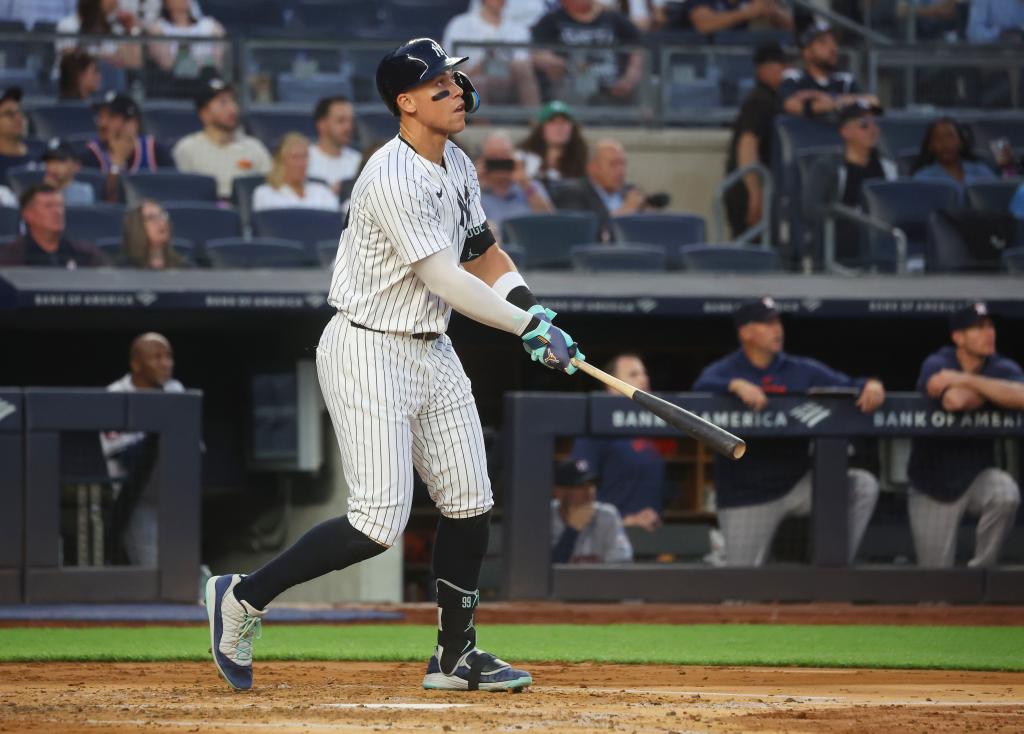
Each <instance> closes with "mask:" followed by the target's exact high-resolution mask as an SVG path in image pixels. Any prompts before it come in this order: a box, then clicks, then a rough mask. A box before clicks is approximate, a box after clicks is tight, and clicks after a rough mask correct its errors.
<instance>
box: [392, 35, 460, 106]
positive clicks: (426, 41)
mask: <svg viewBox="0 0 1024 734" xmlns="http://www.w3.org/2000/svg"><path fill="white" fill-rule="evenodd" d="M468 58H469V57H468V56H449V55H448V54H447V53H446V52H445V50H444V49H443V48H441V44H439V43H438V42H437V41H435V40H433V39H431V38H414V39H412V40H411V41H407V42H406V43H404V44H402V45H401V46H399V47H398V48H396V49H395V50H394V51H392V52H391V53H389V54H388V55H387V56H385V57H384V58H383V59H381V60H380V64H378V65H377V93H378V94H380V97H381V99H383V100H384V104H386V105H387V106H388V109H389V110H391V114H393V115H395V116H396V117H397V116H398V104H397V103H396V101H395V98H396V97H398V95H399V94H401V93H402V92H407V91H409V90H410V89H412V88H413V87H415V86H416V85H418V84H422V83H423V82H425V81H429V80H430V79H433V78H434V77H436V76H439V75H441V74H444V73H445V72H448V71H450V70H452V69H454V68H455V67H456V66H458V65H459V64H461V63H462V62H463V61H466V60H467V59H468ZM454 78H455V83H456V84H458V85H459V87H460V88H461V89H462V96H463V99H464V100H465V104H466V112H476V110H477V109H478V108H479V107H480V96H479V95H478V94H477V93H476V89H475V88H474V87H473V83H472V82H471V81H470V80H469V77H468V76H466V75H465V74H463V73H462V72H461V71H457V72H455V74H454Z"/></svg>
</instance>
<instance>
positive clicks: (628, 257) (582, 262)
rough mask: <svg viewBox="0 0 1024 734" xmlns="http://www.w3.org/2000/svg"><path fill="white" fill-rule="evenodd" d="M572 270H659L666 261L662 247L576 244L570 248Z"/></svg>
mask: <svg viewBox="0 0 1024 734" xmlns="http://www.w3.org/2000/svg"><path fill="white" fill-rule="evenodd" d="M570 256H571V257H572V266H573V269H574V270H582V271H586V272H594V271H608V270H613V271H622V270H635V271H661V270H664V269H665V266H666V263H667V262H668V254H667V253H666V251H665V248H664V247H659V246H658V245H639V244H627V243H615V244H601V243H595V244H592V245H576V246H575V247H573V248H572V250H570Z"/></svg>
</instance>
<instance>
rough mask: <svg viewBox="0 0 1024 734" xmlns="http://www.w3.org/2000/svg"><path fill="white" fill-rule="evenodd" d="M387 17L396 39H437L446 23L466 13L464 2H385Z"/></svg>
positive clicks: (432, 0)
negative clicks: (396, 33) (395, 32)
mask: <svg viewBox="0 0 1024 734" xmlns="http://www.w3.org/2000/svg"><path fill="white" fill-rule="evenodd" d="M383 5H384V7H385V8H387V16H388V19H389V20H390V22H391V25H392V26H393V27H394V28H395V30H397V31H398V36H397V37H398V38H418V37H424V36H426V37H428V38H438V39H440V38H441V37H442V36H443V35H444V29H445V26H446V25H447V24H448V21H449V20H451V19H452V18H453V17H455V16H456V15H458V14H459V13H464V12H466V3H465V2H464V0H386V1H385V2H384V3H383Z"/></svg>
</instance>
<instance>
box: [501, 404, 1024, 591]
mask: <svg viewBox="0 0 1024 734" xmlns="http://www.w3.org/2000/svg"><path fill="white" fill-rule="evenodd" d="M661 397H663V398H664V399H666V400H669V401H670V402H672V403H675V404H676V405H680V406H682V407H684V408H686V409H687V410H690V411H692V412H695V413H697V414H698V415H702V416H703V417H705V418H707V419H709V420H712V421H713V422H715V423H717V424H718V425H720V426H722V427H723V428H726V429H727V430H729V431H731V432H733V433H735V434H737V435H739V436H740V437H741V438H750V439H755V438H759V437H761V438H769V437H770V438H785V437H794V438H796V437H804V438H808V439H810V440H811V442H812V444H813V449H814V455H813V457H812V472H813V485H814V489H813V506H812V510H811V517H810V527H811V538H812V548H811V563H810V564H809V565H786V564H772V565H767V566H763V567H760V568H713V567H708V566H703V565H698V564H677V563H670V564H657V563H647V564H641V563H634V564H578V565H572V564H552V563H551V561H550V549H551V542H550V540H551V538H550V534H551V518H550V512H551V510H550V501H551V487H552V486H553V481H554V476H553V475H554V471H553V466H552V464H553V462H552V461H546V460H544V457H552V456H553V455H554V448H555V439H556V438H558V437H566V436H578V435H584V434H586V435H593V436H607V437H616V436H618V437H626V436H651V437H656V436H677V435H679V434H678V433H677V432H676V431H675V429H673V428H671V427H670V426H667V425H666V424H665V423H664V422H663V421H661V420H660V419H659V418H657V417H656V416H654V415H652V414H650V413H648V412H647V411H645V410H643V408H641V407H639V406H638V405H636V404H635V403H633V402H632V401H629V400H627V399H625V398H622V397H618V396H612V395H608V394H605V393H592V394H589V395H586V394H578V393H577V394H572V393H530V392H515V393H508V394H507V395H506V396H505V405H504V431H503V441H504V445H503V450H504V461H503V462H502V464H503V467H504V528H503V537H504V542H503V544H502V552H503V561H504V577H503V581H504V583H503V595H504V596H505V597H506V598H509V599H548V598H553V599H558V600H562V601H621V600H623V599H642V600H646V601H657V602H720V601H726V600H736V601H792V602H796V601H844V602H878V603H913V602H922V601H928V602H950V603H980V602H987V603H1018V604H1019V603H1022V602H1024V568H1020V567H1007V566H1003V567H997V568H991V569H978V568H964V567H957V568H951V569H921V568H918V567H916V566H895V565H876V566H848V565H847V563H846V547H847V532H848V528H847V520H848V516H847V507H848V500H847V481H846V470H847V465H848V456H847V454H848V452H847V447H848V443H849V439H851V438H855V437H896V436H958V435H970V436H992V437H994V438H996V437H1012V436H1018V437H1019V436H1024V412H1018V411H1008V410H1001V409H982V410H977V411H973V412H970V413H950V412H947V411H945V410H942V409H941V407H938V406H937V405H936V403H934V402H933V401H931V400H928V399H927V398H924V397H922V396H921V395H919V394H917V393H890V394H889V395H888V396H887V398H886V401H885V404H884V405H883V406H882V407H881V408H880V409H879V410H878V411H876V412H875V413H873V414H870V415H864V414H863V413H861V412H860V411H859V410H857V408H856V407H855V406H854V404H853V399H852V398H850V397H849V396H834V395H803V396H798V395H789V396H783V397H772V398H771V401H770V402H769V405H768V407H767V408H766V409H765V410H764V411H761V412H756V411H751V410H748V409H746V408H745V407H744V406H743V404H742V403H741V402H740V401H739V400H738V399H735V398H732V397H724V396H712V395H708V394H699V393H672V394H662V395H661ZM538 457H540V458H538ZM907 533H908V534H909V533H910V529H909V527H908V528H907Z"/></svg>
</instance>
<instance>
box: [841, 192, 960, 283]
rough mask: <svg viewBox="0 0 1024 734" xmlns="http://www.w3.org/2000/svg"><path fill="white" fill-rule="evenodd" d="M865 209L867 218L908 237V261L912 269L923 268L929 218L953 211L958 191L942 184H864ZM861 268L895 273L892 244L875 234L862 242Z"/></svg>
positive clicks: (874, 231) (889, 239)
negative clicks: (936, 213)
mask: <svg viewBox="0 0 1024 734" xmlns="http://www.w3.org/2000/svg"><path fill="white" fill-rule="evenodd" d="M863 191H864V205H865V208H866V209H867V213H868V215H870V216H871V217H874V218H875V219H879V220H881V221H883V222H885V223H886V224H888V225H889V226H891V227H899V228H900V229H901V230H903V233H904V234H905V235H906V236H907V257H908V260H909V261H910V265H911V267H912V268H914V269H916V268H917V264H918V262H920V263H921V264H923V257H924V254H925V247H926V243H927V240H928V232H927V224H928V215H929V214H931V213H932V212H933V211H936V210H937V209H943V208H952V207H956V206H957V205H958V204H959V202H960V191H959V189H958V188H957V186H956V184H953V183H946V182H945V181H865V182H864V187H863ZM862 242H863V243H865V246H866V248H865V249H862V253H861V260H862V265H863V266H864V267H866V268H873V269H877V270H881V271H887V272H891V271H894V270H896V265H897V257H896V248H895V242H894V240H893V238H892V237H889V236H887V235H885V234H883V233H881V232H878V231H876V230H871V231H870V232H867V233H866V235H865V236H864V237H863V238H862Z"/></svg>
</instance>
